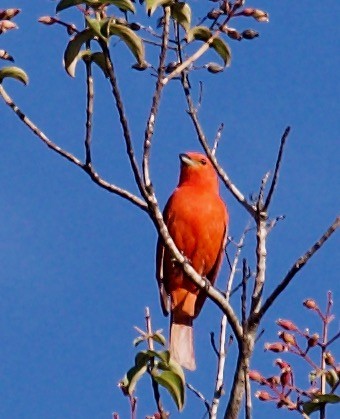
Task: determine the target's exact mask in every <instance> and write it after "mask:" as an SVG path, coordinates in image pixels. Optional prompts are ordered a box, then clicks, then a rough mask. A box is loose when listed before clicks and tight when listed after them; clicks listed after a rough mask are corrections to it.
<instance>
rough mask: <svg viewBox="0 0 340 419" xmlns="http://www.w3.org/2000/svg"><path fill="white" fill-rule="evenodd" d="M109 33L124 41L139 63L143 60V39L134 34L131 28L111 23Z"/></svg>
mask: <svg viewBox="0 0 340 419" xmlns="http://www.w3.org/2000/svg"><path fill="white" fill-rule="evenodd" d="M109 33H110V35H116V36H119V38H120V39H121V40H122V41H123V42H125V44H126V45H127V46H128V48H129V49H130V51H131V52H132V54H133V55H134V56H135V57H136V59H137V62H138V63H139V64H142V63H144V62H145V59H144V44H143V41H142V40H141V38H140V37H139V36H138V35H136V34H135V32H134V31H133V30H131V29H130V28H128V27H126V26H124V25H119V24H117V23H111V24H110V27H109Z"/></svg>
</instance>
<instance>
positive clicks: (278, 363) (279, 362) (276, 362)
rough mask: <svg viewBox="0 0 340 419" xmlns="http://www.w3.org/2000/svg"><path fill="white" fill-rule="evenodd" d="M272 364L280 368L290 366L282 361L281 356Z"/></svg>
mask: <svg viewBox="0 0 340 419" xmlns="http://www.w3.org/2000/svg"><path fill="white" fill-rule="evenodd" d="M274 364H275V365H277V366H278V367H279V368H281V369H285V368H290V365H289V364H288V362H285V361H283V360H282V359H281V358H277V359H276V360H275V362H274Z"/></svg>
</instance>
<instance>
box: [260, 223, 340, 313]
mask: <svg viewBox="0 0 340 419" xmlns="http://www.w3.org/2000/svg"><path fill="white" fill-rule="evenodd" d="M338 227H340V216H339V217H337V218H336V219H335V220H334V222H333V223H332V224H331V226H330V227H329V228H328V229H327V230H326V231H325V233H324V234H323V235H322V236H321V237H320V239H319V240H318V241H316V242H315V243H314V244H313V246H312V247H311V248H310V249H309V250H307V252H306V253H305V254H304V255H303V256H301V257H300V258H299V259H298V260H297V261H296V262H295V263H294V264H293V266H292V267H291V268H290V270H289V271H288V273H287V274H286V276H285V277H284V279H283V280H282V281H281V282H280V284H279V285H277V287H276V288H275V289H274V291H273V292H272V293H271V294H270V295H269V297H268V298H267V299H266V301H265V302H264V303H263V305H262V307H261V309H260V311H259V313H258V314H257V321H259V320H260V319H261V318H262V317H263V315H264V314H265V313H266V311H267V310H268V309H269V307H271V305H272V304H273V303H274V301H275V300H276V299H277V297H278V296H279V295H280V294H281V293H282V292H283V291H284V290H285V289H286V287H287V286H288V285H289V284H290V282H291V281H292V279H293V278H294V277H295V275H296V274H297V273H298V272H299V271H300V270H301V269H302V268H303V267H304V266H305V265H306V263H307V262H308V261H309V260H310V259H311V257H312V256H313V255H314V254H315V253H316V252H317V251H318V250H319V249H321V247H322V246H323V245H324V244H325V242H326V241H327V240H328V239H329V238H330V237H331V236H332V234H333V233H334V232H335V231H336V230H337V228H338Z"/></svg>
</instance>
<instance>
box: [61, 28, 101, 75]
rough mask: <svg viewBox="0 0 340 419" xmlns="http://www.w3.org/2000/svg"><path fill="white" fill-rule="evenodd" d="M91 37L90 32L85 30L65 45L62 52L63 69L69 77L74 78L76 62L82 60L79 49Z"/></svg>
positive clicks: (91, 32) (91, 33)
mask: <svg viewBox="0 0 340 419" xmlns="http://www.w3.org/2000/svg"><path fill="white" fill-rule="evenodd" d="M93 35H94V34H93V31H92V30H90V29H85V30H84V31H82V32H80V33H77V34H76V35H75V36H74V38H72V39H71V41H70V42H69V43H68V44H67V47H66V49H65V52H64V67H65V70H66V72H67V73H68V74H69V75H70V76H71V77H74V76H75V70H76V65H77V62H78V61H79V59H81V58H82V55H79V52H80V48H81V47H82V45H83V44H84V43H85V42H86V41H88V40H89V39H91V38H93Z"/></svg>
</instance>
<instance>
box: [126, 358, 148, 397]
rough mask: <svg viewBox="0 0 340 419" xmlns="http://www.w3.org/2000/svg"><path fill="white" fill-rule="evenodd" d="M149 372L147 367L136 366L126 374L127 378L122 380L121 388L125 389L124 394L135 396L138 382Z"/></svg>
mask: <svg viewBox="0 0 340 419" xmlns="http://www.w3.org/2000/svg"><path fill="white" fill-rule="evenodd" d="M146 371H147V366H146V365H141V366H136V365H135V366H134V367H132V368H130V369H129V371H128V372H127V373H126V376H125V377H124V378H123V379H122V380H121V382H120V387H122V388H123V391H124V393H126V394H129V395H130V396H131V395H132V394H133V392H134V390H135V388H136V385H137V382H138V380H140V378H141V377H142V376H143V374H145V372H146Z"/></svg>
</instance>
